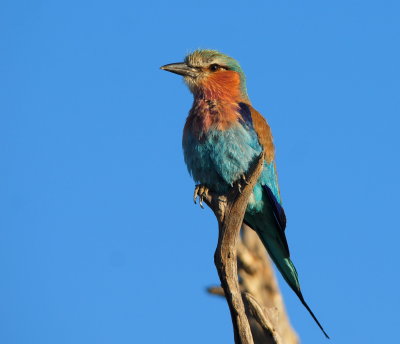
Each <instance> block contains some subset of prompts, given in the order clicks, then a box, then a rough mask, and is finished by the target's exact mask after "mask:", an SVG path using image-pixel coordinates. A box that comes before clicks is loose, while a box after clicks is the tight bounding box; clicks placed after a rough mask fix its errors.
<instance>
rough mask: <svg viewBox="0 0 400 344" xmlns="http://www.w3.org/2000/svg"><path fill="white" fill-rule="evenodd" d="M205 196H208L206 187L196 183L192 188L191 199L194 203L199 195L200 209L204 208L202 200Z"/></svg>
mask: <svg viewBox="0 0 400 344" xmlns="http://www.w3.org/2000/svg"><path fill="white" fill-rule="evenodd" d="M206 196H208V188H207V187H206V186H204V185H201V184H198V185H196V187H195V188H194V194H193V201H194V203H195V204H196V203H197V197H199V204H200V207H201V208H202V209H204V206H203V201H204V198H205V197H206Z"/></svg>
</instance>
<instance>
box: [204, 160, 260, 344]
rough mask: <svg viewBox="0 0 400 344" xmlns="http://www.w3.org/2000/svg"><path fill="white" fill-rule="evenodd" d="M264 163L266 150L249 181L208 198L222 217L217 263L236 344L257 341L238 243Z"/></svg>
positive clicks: (212, 206) (250, 174)
mask: <svg viewBox="0 0 400 344" xmlns="http://www.w3.org/2000/svg"><path fill="white" fill-rule="evenodd" d="M263 163H264V152H263V153H262V154H261V155H260V156H259V157H258V159H257V160H256V161H255V162H254V164H253V166H252V167H251V169H250V172H249V174H248V176H246V177H247V178H246V180H247V184H245V183H243V184H244V185H241V186H238V187H233V188H232V189H231V191H230V192H229V193H228V194H227V195H224V196H218V197H212V195H211V194H209V195H207V196H206V197H205V199H204V200H205V202H206V203H207V204H208V205H209V206H210V208H211V209H212V210H213V211H214V213H215V216H216V217H217V220H218V227H219V236H218V245H217V248H216V250H215V254H214V263H215V266H216V268H217V271H218V276H219V278H220V281H221V285H222V288H223V289H224V294H225V298H226V300H227V302H228V305H229V309H230V313H231V318H232V324H233V329H234V337H235V343H236V344H253V343H254V342H253V337H252V334H251V329H250V325H249V321H248V319H247V315H246V311H245V307H244V304H243V300H242V295H241V291H240V287H239V281H238V272H237V243H238V239H239V233H240V228H241V226H242V223H243V217H244V214H245V211H246V208H247V203H248V200H249V197H250V195H251V193H252V191H253V188H254V185H255V184H256V182H257V180H258V178H259V177H260V175H261V172H262V169H263Z"/></svg>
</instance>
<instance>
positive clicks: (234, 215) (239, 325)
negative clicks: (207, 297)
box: [204, 153, 298, 344]
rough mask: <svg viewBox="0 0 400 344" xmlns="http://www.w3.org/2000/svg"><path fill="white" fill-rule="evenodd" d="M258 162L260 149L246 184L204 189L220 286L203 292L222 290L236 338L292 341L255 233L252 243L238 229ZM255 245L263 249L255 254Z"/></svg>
mask: <svg viewBox="0 0 400 344" xmlns="http://www.w3.org/2000/svg"><path fill="white" fill-rule="evenodd" d="M263 162H264V153H262V154H261V155H260V156H259V157H258V159H256V161H255V162H254V164H253V166H252V168H251V169H250V172H249V174H248V175H247V176H246V177H247V178H246V180H247V182H246V183H247V184H246V183H243V182H242V185H241V187H239V186H236V187H233V188H232V189H231V191H230V192H229V193H228V194H227V195H215V194H213V193H212V190H210V191H209V192H208V194H205V195H204V202H205V203H206V204H207V205H208V206H209V207H210V208H211V209H212V210H213V212H214V214H215V216H216V218H217V221H218V227H219V236H218V245H217V248H216V250H215V254H214V262H215V266H216V268H217V271H218V276H219V278H220V281H221V286H222V288H221V287H212V288H209V292H210V293H213V294H217V295H222V296H225V298H226V300H227V302H228V306H229V310H230V313H231V318H232V324H233V330H234V338H235V343H236V344H254V343H256V344H258V343H263V344H268V343H271V344H283V343H284V344H297V343H298V338H297V336H296V334H295V332H294V331H293V329H292V328H291V326H290V323H289V321H288V318H287V316H286V313H285V309H284V306H283V301H282V297H281V295H280V293H279V289H278V286H277V283H276V279H275V277H274V274H273V270H272V267H271V266H270V262H269V260H268V259H267V256H266V254H265V249H264V248H263V247H262V244H261V243H260V241H259V239H258V238H256V239H257V240H258V243H254V236H256V235H255V233H254V232H253V231H252V230H251V229H247V230H246V229H245V231H244V236H243V241H242V240H240V235H239V234H240V229H241V227H242V224H243V218H244V214H245V211H246V208H247V203H248V199H249V197H250V195H251V193H252V191H253V188H254V185H255V184H256V182H257V180H258V178H259V176H260V174H261V172H262V169H263ZM245 227H246V226H245ZM250 232H251V234H250ZM251 245H253V246H254V247H255V248H256V250H255V252H252V250H251V249H250V247H249V246H251ZM257 245H258V246H257ZM260 247H262V250H263V252H262V256H261V257H260V255H259V254H260V252H259V251H260ZM238 255H239V257H238ZM238 261H239V263H240V268H239V271H240V276H241V277H242V281H241V285H239V280H238V266H237V264H238ZM261 274H265V275H261ZM255 279H258V280H255ZM254 282H256V283H254ZM265 288H267V289H269V290H268V292H266V289H265Z"/></svg>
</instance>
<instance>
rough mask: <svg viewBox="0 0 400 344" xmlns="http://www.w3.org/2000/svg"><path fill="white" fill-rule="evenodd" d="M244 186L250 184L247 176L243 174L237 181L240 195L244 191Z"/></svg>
mask: <svg viewBox="0 0 400 344" xmlns="http://www.w3.org/2000/svg"><path fill="white" fill-rule="evenodd" d="M242 184H244V185H249V182H248V181H247V179H246V176H245V175H244V174H242V175H241V176H240V177H239V179H238V180H237V188H238V191H239V193H240V194H241V193H242V189H243V185H242Z"/></svg>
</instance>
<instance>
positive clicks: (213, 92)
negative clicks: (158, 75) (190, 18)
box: [161, 50, 248, 101]
mask: <svg viewBox="0 0 400 344" xmlns="http://www.w3.org/2000/svg"><path fill="white" fill-rule="evenodd" d="M161 69H163V70H166V71H168V72H172V73H175V74H179V75H182V76H183V77H184V80H185V82H186V84H187V85H188V87H189V89H190V91H191V92H192V93H193V95H194V96H195V97H200V98H206V99H213V100H227V101H243V100H247V99H248V96H247V90H246V79H245V76H244V73H243V71H242V68H241V67H240V65H239V63H238V62H237V61H236V60H234V59H233V58H231V57H229V56H227V55H225V54H222V53H220V52H219V51H216V50H196V51H194V52H193V53H191V54H189V55H187V56H186V57H185V60H184V62H179V63H171V64H167V65H165V66H162V67H161Z"/></svg>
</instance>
